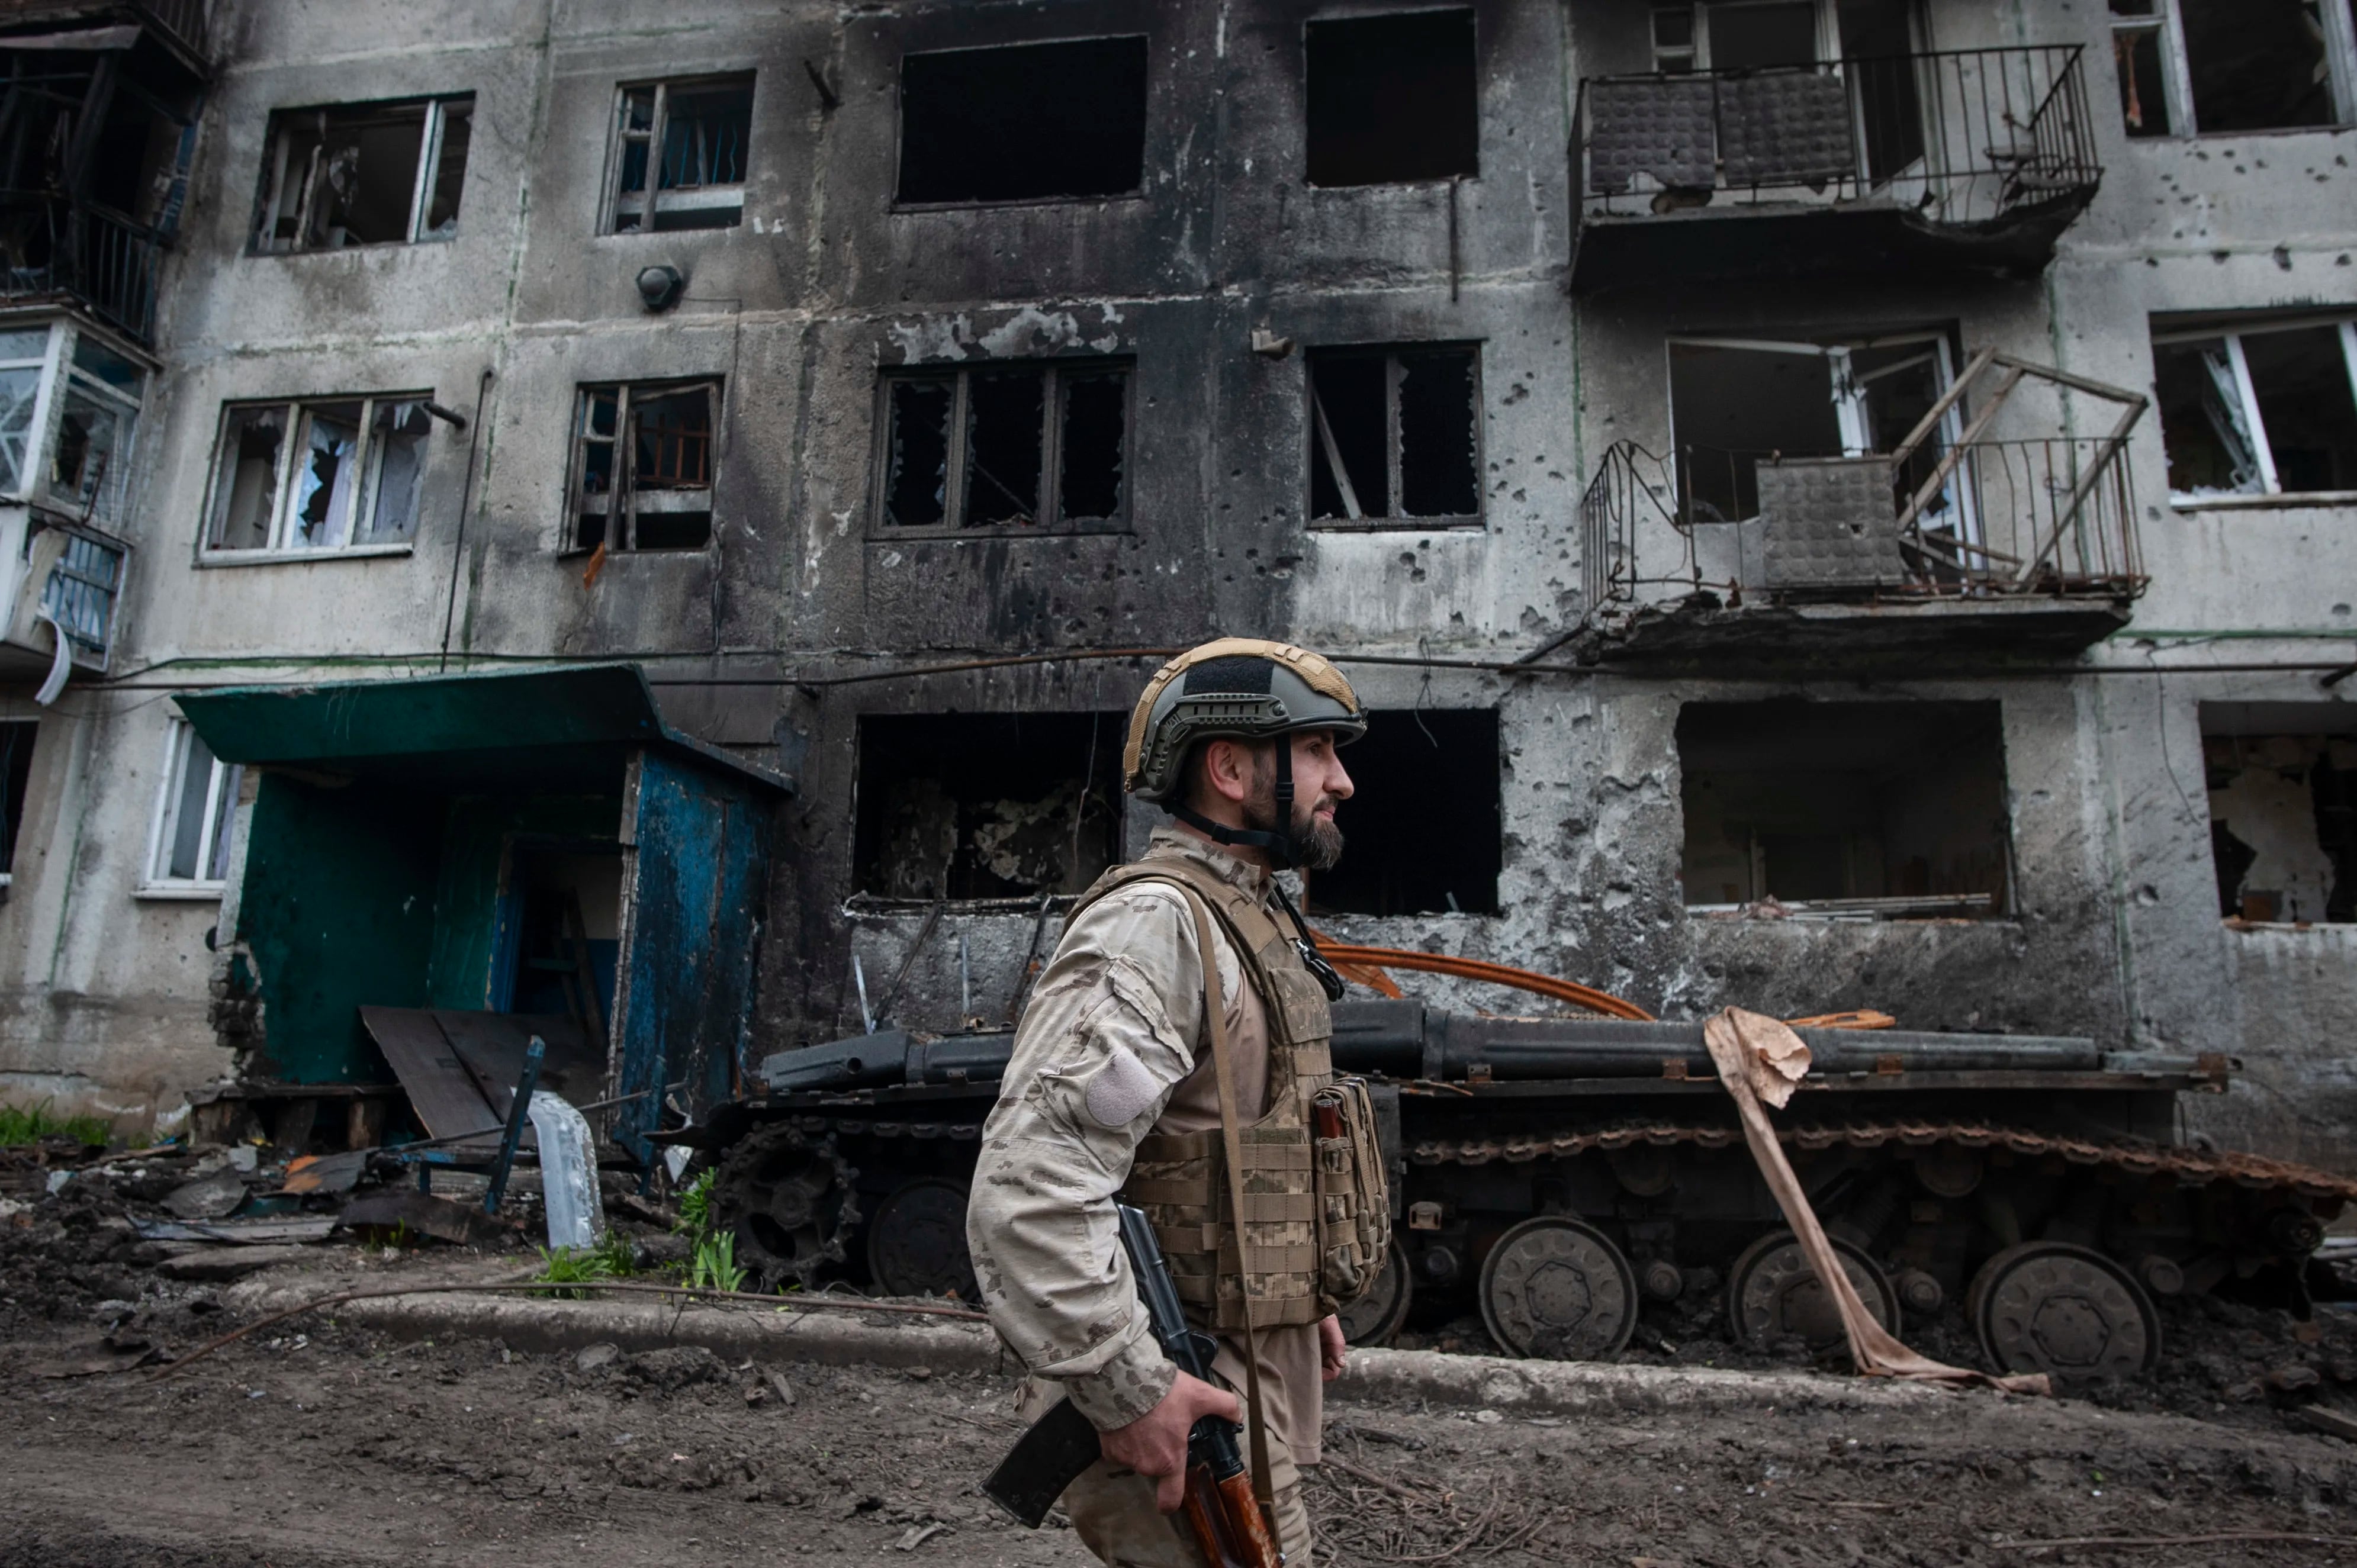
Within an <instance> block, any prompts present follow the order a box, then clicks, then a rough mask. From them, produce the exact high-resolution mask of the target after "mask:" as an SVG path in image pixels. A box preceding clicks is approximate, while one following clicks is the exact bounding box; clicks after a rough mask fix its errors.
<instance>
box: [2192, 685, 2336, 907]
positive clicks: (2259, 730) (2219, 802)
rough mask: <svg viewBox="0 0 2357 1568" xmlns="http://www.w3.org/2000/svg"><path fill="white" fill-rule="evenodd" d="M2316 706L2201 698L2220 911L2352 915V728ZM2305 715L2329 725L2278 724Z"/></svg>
mask: <svg viewBox="0 0 2357 1568" xmlns="http://www.w3.org/2000/svg"><path fill="white" fill-rule="evenodd" d="M2318 709H2319V704H2313V703H2310V704H2298V703H2266V704H2262V703H2203V704H2202V706H2201V728H2202V737H2201V750H2202V760H2203V763H2204V765H2205V768H2206V771H2207V773H2208V776H2209V784H2210V843H2211V850H2212V854H2213V855H2214V857H2215V861H2216V865H2217V871H2218V908H2219V912H2220V913H2221V914H2223V915H2226V916H2229V917H2233V918H2242V919H2245V920H2255V921H2262V922H2267V921H2288V922H2300V921H2333V922H2347V921H2352V920H2357V731H2352V729H2351V727H2350V725H2349V723H2348V720H2347V717H2346V715H2345V714H2341V713H2339V712H2338V711H2337V710H2336V709H2334V708H2332V707H2323V708H2322V709H2321V712H2320V714H2319V712H2318ZM2303 710H2307V711H2306V712H2303ZM2311 715H2313V716H2316V717H2320V718H2321V721H2322V722H2321V723H2320V724H2319V725H2318V727H2319V728H2324V727H2326V726H2330V728H2331V729H2332V730H2334V731H2337V732H2338V733H2326V734H2319V733H2313V732H2311V733H2307V734H2299V733H2288V734H2287V733H2280V731H2281V730H2282V729H2283V728H2285V727H2287V725H2288V724H2298V723H2299V722H2301V721H2302V720H2303V719H2305V718H2309V717H2311ZM2269 732H2277V733H2269Z"/></svg>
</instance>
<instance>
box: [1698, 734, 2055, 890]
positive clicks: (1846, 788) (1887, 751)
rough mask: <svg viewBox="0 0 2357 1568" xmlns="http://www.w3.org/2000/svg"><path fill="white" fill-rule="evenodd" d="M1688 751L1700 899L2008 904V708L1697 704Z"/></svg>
mask: <svg viewBox="0 0 2357 1568" xmlns="http://www.w3.org/2000/svg"><path fill="white" fill-rule="evenodd" d="M1677 745H1678V766H1679V768H1680V769H1681V771H1682V772H1683V774H1684V783H1683V786H1682V792H1681V799H1682V800H1683V802H1684V812H1685V853H1684V884H1685V900H1686V904H1687V905H1688V907H1689V908H1727V909H1732V908H1739V907H1741V906H1744V905H1747V904H1762V903H1766V902H1767V901H1769V900H1771V899H1772V900H1774V901H1775V902H1776V903H1778V904H1781V905H1783V906H1787V907H1795V906H1797V907H1800V908H1803V909H1804V910H1813V911H1815V912H1819V913H1824V914H1832V915H1856V916H1859V917H1861V918H1868V917H1873V916H1882V917H1886V918H1896V917H1932V916H1948V915H1953V916H1964V917H1971V916H1980V915H1992V914H2002V913H2004V912H2005V911H2006V909H2007V906H2008V903H2009V897H2008V889H2009V887H2010V885H2011V884H2010V876H2009V861H2010V855H2009V853H2008V850H2007V843H2008V833H2007V815H2006V810H2007V809H2006V791H2005V756H2004V743H2003V739H2002V736H2001V735H2000V733H1999V728H1998V707H1997V704H1996V703H1803V702H1767V703H1686V704H1685V706H1684V708H1683V709H1682V710H1681V711H1680V713H1679V714H1678V725H1677Z"/></svg>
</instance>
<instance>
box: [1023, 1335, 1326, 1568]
mask: <svg viewBox="0 0 2357 1568" xmlns="http://www.w3.org/2000/svg"><path fill="white" fill-rule="evenodd" d="M1215 1381H1217V1382H1218V1383H1219V1384H1220V1386H1221V1387H1222V1388H1225V1389H1228V1391H1230V1392H1231V1393H1233V1394H1234V1395H1235V1396H1236V1402H1237V1403H1239V1404H1242V1403H1243V1397H1244V1395H1243V1390H1241V1389H1237V1388H1232V1387H1231V1386H1230V1384H1229V1383H1228V1380H1226V1379H1225V1378H1215ZM1245 1416H1246V1419H1247V1421H1249V1419H1250V1416H1251V1412H1250V1411H1249V1410H1247V1411H1246V1412H1245ZM1245 1430H1246V1431H1250V1430H1251V1428H1250V1427H1249V1426H1247V1427H1246V1428H1245ZM1268 1470H1269V1483H1270V1485H1271V1487H1273V1488H1274V1489H1275V1494H1276V1497H1275V1502H1276V1517H1275V1520H1274V1521H1273V1522H1274V1523H1275V1526H1276V1540H1277V1544H1278V1545H1279V1546H1281V1547H1283V1548H1284V1550H1285V1560H1286V1563H1292V1564H1295V1565H1296V1568H1308V1563H1309V1510H1308V1509H1307V1508H1305V1507H1304V1506H1303V1505H1302V1501H1301V1470H1300V1467H1299V1466H1297V1465H1295V1464H1294V1462H1293V1450H1292V1449H1291V1448H1289V1447H1287V1446H1286V1443H1285V1440H1284V1439H1283V1438H1281V1437H1279V1436H1277V1434H1275V1432H1274V1431H1272V1432H1270V1433H1269V1434H1268ZM1063 1507H1064V1513H1065V1515H1066V1516H1067V1517H1068V1518H1070V1519H1071V1521H1072V1530H1073V1532H1074V1533H1075V1534H1077V1535H1078V1536H1079V1537H1080V1538H1081V1544H1082V1545H1083V1546H1085V1547H1087V1548H1088V1549H1089V1550H1090V1551H1091V1552H1094V1553H1095V1554H1096V1557H1097V1561H1099V1562H1101V1563H1110V1564H1112V1565H1113V1568H1206V1564H1205V1563H1204V1561H1203V1554H1202V1553H1201V1552H1199V1551H1198V1550H1196V1547H1195V1538H1194V1536H1193V1535H1192V1534H1191V1533H1189V1530H1188V1529H1187V1516H1186V1515H1185V1514H1184V1513H1183V1512H1181V1513H1172V1514H1166V1513H1159V1512H1157V1511H1156V1509H1155V1507H1154V1483H1153V1482H1152V1481H1149V1480H1147V1479H1146V1477H1143V1476H1141V1475H1139V1474H1138V1473H1137V1472H1136V1471H1135V1470H1129V1469H1123V1468H1120V1467H1117V1466H1114V1465H1113V1464H1111V1463H1109V1462H1108V1461H1106V1460H1103V1459H1100V1460H1098V1461H1097V1462H1096V1463H1095V1464H1093V1465H1092V1466H1089V1467H1088V1468H1087V1469H1085V1470H1083V1471H1082V1472H1081V1475H1080V1477H1079V1479H1077V1480H1075V1481H1074V1482H1073V1483H1072V1484H1071V1486H1069V1487H1065V1488H1064V1497H1063Z"/></svg>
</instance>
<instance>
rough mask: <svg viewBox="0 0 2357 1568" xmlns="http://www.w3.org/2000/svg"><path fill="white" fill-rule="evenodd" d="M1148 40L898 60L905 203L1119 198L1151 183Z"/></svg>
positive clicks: (949, 52)
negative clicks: (1147, 181)
mask: <svg viewBox="0 0 2357 1568" xmlns="http://www.w3.org/2000/svg"><path fill="white" fill-rule="evenodd" d="M1145 168H1146V40H1145V39H1144V38H1075V39H1071V40H1068V41H1064V42H1059V43H1049V44H1017V45H1013V46H1009V47H1005V48H986V49H943V50H941V51H939V52H936V53H931V54H912V55H909V56H907V57H905V58H904V59H902V60H901V62H900V187H899V199H900V200H902V201H904V202H931V201H1039V200H1049V199H1055V198H1058V197H1083V196H1122V195H1126V194H1128V193H1129V192H1131V191H1135V190H1136V189H1137V188H1139V187H1140V186H1141V185H1143V184H1144V183H1145Z"/></svg>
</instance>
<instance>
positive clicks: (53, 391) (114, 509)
mask: <svg viewBox="0 0 2357 1568" xmlns="http://www.w3.org/2000/svg"><path fill="white" fill-rule="evenodd" d="M0 331H25V332H30V331H43V332H46V333H47V334H48V337H47V340H46V341H45V342H44V343H43V345H42V349H41V353H40V355H39V356H38V358H34V357H29V356H28V357H27V358H24V359H18V360H5V361H0V369H5V370H10V371H24V370H32V371H35V373H36V375H37V376H38V380H37V381H36V382H35V387H34V392H33V409H32V413H31V415H30V416H29V419H28V421H27V424H26V426H25V431H24V439H25V452H24V457H23V462H22V464H21V466H20V467H19V469H18V471H17V475H16V484H15V485H14V486H13V487H9V488H7V489H0V502H5V503H7V504H19V505H25V506H32V507H38V508H39V509H40V510H41V511H42V512H44V513H45V514H47V515H48V516H51V517H55V518H63V519H69V520H70V521H71V522H72V524H73V526H74V527H76V528H80V529H83V530H90V531H95V532H100V533H103V534H107V535H109V536H110V538H111V537H112V535H113V531H114V530H115V529H117V528H119V527H120V526H121V524H122V521H123V517H124V513H125V512H126V511H127V510H128V505H127V503H128V501H129V499H130V486H131V475H132V468H133V459H134V456H135V453H136V452H137V450H138V444H139V434H140V427H141V424H142V422H143V420H144V418H145V414H146V412H147V391H148V386H149V383H150V382H151V381H153V379H154V377H155V369H154V366H153V364H152V363H151V362H150V361H148V360H147V359H146V358H145V356H144V355H142V354H139V353H137V352H135V351H134V350H132V349H128V348H126V347H124V345H122V344H120V343H118V342H116V341H115V340H114V339H113V338H109V337H106V336H105V335H103V334H102V333H99V332H95V331H93V330H91V328H89V327H88V326H85V325H84V324H82V323H81V322H79V321H76V320H74V319H73V318H72V317H64V316H36V317H20V318H16V319H14V320H8V319H0ZM85 337H86V338H90V339H91V342H93V343H94V344H96V345H97V346H98V347H99V348H101V349H104V350H105V351H106V352H107V353H109V354H112V355H113V356H114V357H115V358H116V359H118V360H123V361H124V363H126V364H128V365H131V366H132V367H134V368H135V369H136V370H137V371H139V373H140V381H139V391H138V393H137V395H133V394H132V393H129V392H124V390H123V389H122V388H120V387H117V386H114V385H113V384H111V383H109V382H107V381H102V380H101V379H100V378H98V377H96V376H93V375H91V373H90V372H89V371H84V370H81V368H80V367H79V366H77V365H76V364H75V363H74V356H75V350H76V349H78V348H79V347H80V346H81V339H82V338H85ZM72 392H81V393H82V394H83V395H85V396H88V397H90V398H91V399H93V400H94V401H96V402H99V403H102V404H105V405H107V406H109V407H111V408H112V409H113V412H114V413H115V414H116V416H117V417H118V419H121V420H124V421H125V422H127V434H126V435H124V437H123V438H122V439H121V440H120V441H118V443H117V445H116V447H115V455H114V459H113V469H112V471H111V472H110V473H109V474H107V475H106V476H105V477H104V478H103V479H102V482H101V484H100V485H99V487H98V488H97V489H95V490H94V491H93V492H92V494H91V496H90V497H89V498H88V499H84V498H82V497H81V496H79V495H75V494H71V493H70V492H68V491H64V490H59V489H57V488H56V486H55V483H54V479H55V475H56V471H57V448H58V440H59V435H62V433H63V431H64V428H65V414H66V402H67V399H68V396H69V394H70V393H72Z"/></svg>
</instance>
